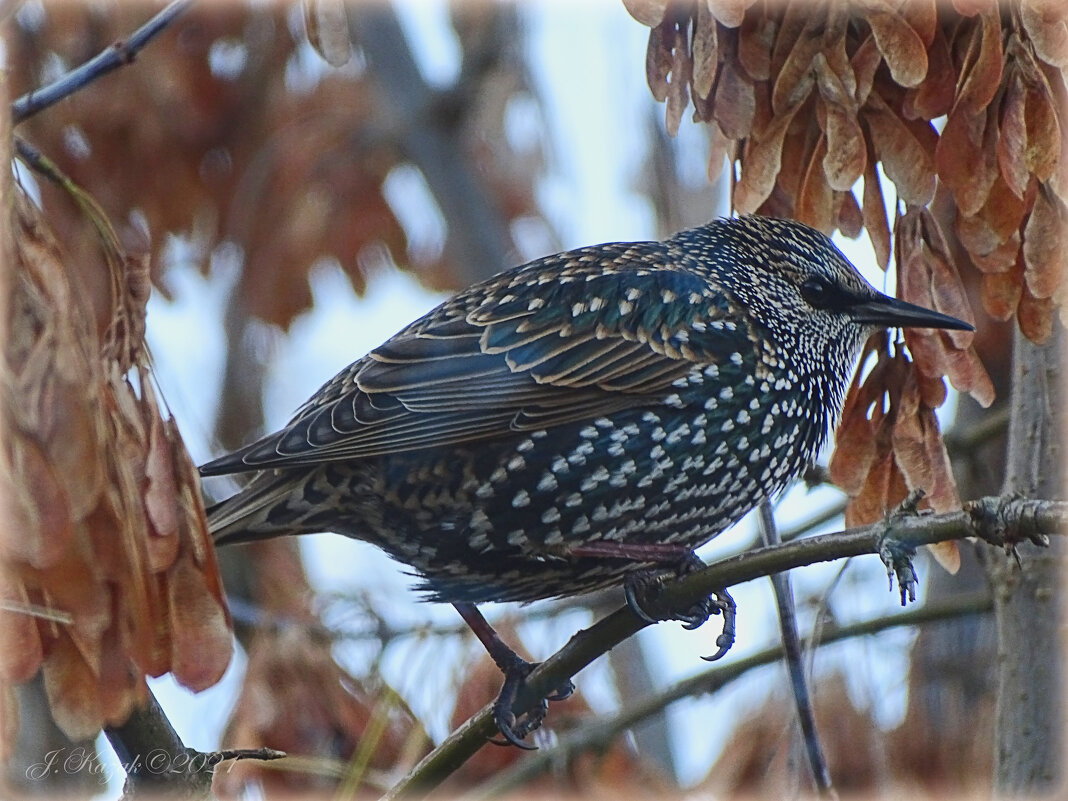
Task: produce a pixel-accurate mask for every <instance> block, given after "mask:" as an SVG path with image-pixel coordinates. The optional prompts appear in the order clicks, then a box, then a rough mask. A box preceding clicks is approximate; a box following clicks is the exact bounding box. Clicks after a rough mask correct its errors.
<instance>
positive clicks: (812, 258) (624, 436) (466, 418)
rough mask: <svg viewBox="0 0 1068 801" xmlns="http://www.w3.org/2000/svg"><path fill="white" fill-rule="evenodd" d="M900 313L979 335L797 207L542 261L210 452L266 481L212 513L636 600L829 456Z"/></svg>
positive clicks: (464, 608)
mask: <svg viewBox="0 0 1068 801" xmlns="http://www.w3.org/2000/svg"><path fill="white" fill-rule="evenodd" d="M890 326H895V327H900V326H920V327H930V328H954V329H969V328H970V326H969V325H968V324H967V323H965V322H962V321H960V320H957V319H955V318H952V317H948V316H946V315H943V314H940V313H937V312H934V311H930V310H928V309H924V308H921V307H918V306H914V305H912V304H908V303H905V302H903V301H900V300H896V299H893V298H891V297H888V296H886V295H884V294H882V293H880V292H878V291H876V290H875V289H874V288H872V287H871V286H870V285H869V284H868V283H867V282H866V281H865V280H864V279H863V278H862V277H861V276H860V274H859V273H858V272H857V271H856V269H854V267H853V266H852V265H851V264H850V263H849V261H848V260H847V259H846V258H845V256H843V254H842V253H841V252H840V251H839V250H838V249H837V248H836V247H835V246H834V245H833V244H832V243H831V241H830V240H829V239H828V238H827V237H826V236H824V235H823V234H821V233H819V232H818V231H815V230H813V229H812V228H809V227H807V226H805V225H802V224H800V223H797V222H792V221H787V220H778V219H771V218H763V217H740V218H736V219H724V220H716V221H713V222H711V223H709V224H707V225H703V226H700V227H698V228H692V229H689V230H685V231H682V232H680V233H678V234H676V235H674V236H672V237H670V238H668V239H666V240H665V241H663V242H630V243H610V244H602V245H596V246H593V247H586V248H580V249H578V250H572V251H568V252H565V253H559V254H556V255H553V256H548V257H546V258H542V259H537V260H535V261H532V262H530V263H528V264H525V265H523V266H520V267H517V268H515V269H512V270H508V271H506V272H503V273H501V274H499V275H497V276H495V277H493V278H491V279H489V280H487V281H484V282H482V283H479V284H476V285H474V286H472V287H471V288H469V289H467V290H465V291H463V292H461V293H460V294H458V295H456V296H455V297H453V298H451V299H450V300H448V301H446V302H444V303H443V304H441V305H440V306H438V307H437V308H436V309H434V310H433V311H431V312H429V313H428V314H426V315H425V316H424V317H422V318H420V319H418V320H416V321H415V322H413V323H412V324H411V325H409V326H407V327H405V328H404V329H402V330H401V331H400V332H399V333H397V334H396V335H395V336H393V337H392V338H391V339H389V340H387V341H386V342H385V343H384V344H382V345H381V346H380V347H378V348H376V349H375V350H373V351H371V352H370V353H369V354H367V355H366V356H364V357H363V358H362V359H359V360H358V361H356V362H354V363H353V364H351V365H350V366H348V367H347V368H345V369H344V370H342V371H341V372H340V373H339V374H338V375H337V376H335V377H334V378H333V379H331V380H330V381H328V382H327V383H326V384H325V385H324V386H323V387H322V388H321V389H320V390H319V391H318V392H317V393H315V395H313V396H312V398H311V399H310V400H309V401H308V402H307V403H305V404H304V405H303V406H302V407H301V408H300V409H298V410H297V412H296V414H295V416H294V417H293V419H292V420H291V421H290V422H289V424H288V425H286V426H285V428H283V429H282V430H281V431H278V432H277V433H274V434H271V435H269V436H267V437H264V438H263V439H260V440H259V441H257V442H254V443H253V444H251V445H249V446H247V447H245V448H242V449H241V450H239V451H237V452H235V453H232V454H230V455H228V456H224V457H222V458H221V459H217V460H215V461H213V462H210V463H208V464H206V465H204V466H203V467H202V468H201V473H202V474H203V475H205V476H210V475H216V474H221V473H239V472H254V473H255V475H254V476H253V477H252V479H251V481H250V482H249V483H248V485H247V486H246V487H245V488H244V489H243V490H241V491H240V492H239V493H238V494H237V495H235V496H234V497H232V498H230V499H229V500H227V501H224V502H223V503H221V504H219V505H217V506H215V507H214V508H212V509H211V510H210V523H211V529H212V531H213V533H214V535H215V538H216V542H217V543H220V544H221V543H226V542H240V541H247V540H256V539H261V538H266V537H274V536H278V535H284V534H302V533H309V532H321V531H332V532H337V533H339V534H344V535H346V536H349V537H354V538H356V539H359V540H363V541H366V542H370V543H372V544H374V545H377V546H378V547H380V548H382V549H383V550H385V551H386V552H387V553H388V554H389V555H390V556H392V557H393V558H394V559H396V560H398V561H399V562H402V563H403V564H405V565H407V566H409V567H410V568H411V569H412V570H413V571H414V572H415V573H416V574H417V575H418V576H419V577H420V585H419V587H420V589H422V590H423V591H424V592H425V594H426V596H427V597H428V598H429V599H430V600H435V601H447V602H451V603H454V604H456V605H457V608H458V609H460V611H461V614H464V616H465V619H467V620H468V621H469V622H472V620H473V616H476V615H477V612H475V611H474V606H473V605H474V604H478V603H483V602H487V601H534V600H537V599H541V598H550V597H557V596H572V595H576V594H579V593H586V592H589V591H592V590H597V589H600V588H603V587H608V586H611V585H620V584H623V585H625V586H627V588H628V601H631V600H633V596H632V595H631V594H630V592H629V591H630V590H632V589H633V587H634V586H635V585H634V583H633V582H632V579H633V578H634V577H643V576H646V575H647V574H648V573H649V572H650V571H654V572H655V571H660V572H667V573H671V572H672V571H674V572H683V571H685V570H687V569H691V568H692V567H693V565H694V564H695V557H693V550H694V549H695V548H698V547H699V546H701V545H703V544H704V543H706V542H708V541H709V540H710V539H712V538H713V537H715V536H716V535H717V534H719V533H720V532H722V531H723V530H724V529H726V528H728V527H729V526H731V525H733V524H734V523H735V522H737V521H738V520H739V519H740V518H741V517H742V516H743V515H745V514H746V513H747V512H748V511H749V510H750V509H752V508H753V507H754V506H756V505H757V504H758V503H760V502H761V501H762V500H764V499H765V498H769V497H771V496H773V495H775V494H776V493H777V492H779V491H780V490H782V489H783V488H784V487H785V486H786V485H787V484H788V483H789V482H791V481H792V480H793V479H795V478H796V477H797V476H798V475H799V474H800V473H801V472H802V471H803V470H804V469H805V467H806V466H807V465H808V464H809V463H811V462H812V461H813V460H814V459H815V457H816V455H817V454H818V452H819V450H820V448H821V446H822V445H823V443H824V441H825V440H826V439H827V435H828V432H829V431H830V430H831V429H832V428H833V426H834V424H835V422H836V420H837V418H838V415H839V414H840V412H841V408H842V402H843V399H844V395H845V392H846V388H847V387H848V385H849V381H850V378H851V377H852V373H853V370H854V366H855V363H856V360H857V357H858V355H859V352H860V349H861V346H862V345H863V343H864V341H865V340H866V339H867V338H868V336H869V335H871V334H872V333H873V332H875V331H876V330H878V329H881V328H886V327H890ZM708 611H716V609H715V608H714V606H713V608H711V609H706V613H705V616H707V612H708ZM680 617H681V618H682V619H684V620H689V621H690V622H691V623H694V624H696V623H699V622H700V619H696V620H695V619H693V617H692V616H691V617H687V616H686V615H685V614H683V615H680ZM478 619H479V620H481V618H480V617H478ZM702 619H703V618H702ZM483 622H484V621H483ZM473 625H474V624H473ZM476 632H478V629H477V628H476ZM484 634H485V632H484V631H483V632H481V633H480V637H482V639H483V641H484V642H486V637H485V636H483V635H484ZM487 647H490V644H489V643H487ZM492 650H493V649H492V647H491V653H492ZM500 656H501V653H500V652H498V653H497V654H495V655H494V658H495V659H498V664H501V659H500V658H498V657H500ZM516 658H517V659H518V657H516ZM505 661H507V659H505ZM524 664H525V663H524ZM502 669H503V670H505V673H506V676H507V675H508V672H509V667H508V666H507V665H502ZM513 672H514V671H513ZM519 672H520V673H523V672H524V671H523V670H520V671H519ZM521 678H522V676H519V677H518V680H521ZM514 683H515V682H513V684H514ZM506 684H507V681H506ZM509 706H510V704H509ZM502 716H503V718H504V719H503V720H501V719H500V718H501V717H502ZM498 717H499V719H498V724H499V725H500V726H501V728H502V731H504V733H505V736H506V737H508V739H510V740H512V741H515V738H514V737H513V736H509V735H512V734H514V732H512V731H509V730H508V729H509V727H511V726H512V725H513V720H512V719H511V718H510V717H509V714H508V710H503V712H501V713H500V715H499V716H498ZM534 725H536V723H535V724H534ZM524 733H525V732H524Z"/></svg>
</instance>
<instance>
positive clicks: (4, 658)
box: [0, 561, 44, 685]
mask: <svg viewBox="0 0 1068 801" xmlns="http://www.w3.org/2000/svg"><path fill="white" fill-rule="evenodd" d="M37 626H38V624H37V618H36V617H34V616H33V615H32V614H31V613H30V595H29V593H28V592H27V591H26V586H25V584H24V583H23V581H22V580H21V579H20V578H19V577H17V576H16V575H14V573H13V571H12V570H11V569H10V567H9V566H8V564H7V563H5V562H3V561H0V642H2V643H3V644H4V647H3V648H0V685H2V684H5V683H12V684H19V683H21V682H24V681H29V680H30V679H32V678H33V676H34V674H36V673H37V669H38V668H39V667H40V666H41V661H42V660H43V659H44V649H43V646H42V644H41V635H40V632H39V631H38V627H37Z"/></svg>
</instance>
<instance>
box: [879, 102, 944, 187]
mask: <svg viewBox="0 0 1068 801" xmlns="http://www.w3.org/2000/svg"><path fill="white" fill-rule="evenodd" d="M863 115H864V121H865V122H866V123H867V126H868V131H869V133H870V135H871V141H872V144H873V146H874V149H875V153H876V155H877V156H878V157H879V159H880V160H881V161H882V163H883V170H884V171H885V172H886V175H887V177H888V178H890V180H891V181H893V182H894V184H895V186H896V187H897V192H898V195H900V197H901V199H902V200H904V201H905V202H906V203H909V204H912V205H917V206H924V205H926V204H927V203H930V202H931V199H932V198H933V197H934V190H935V175H934V161H933V159H932V158H931V154H930V153H928V151H927V149H926V148H925V147H924V145H923V142H922V141H920V140H919V139H918V138H917V137H916V135H915V133H914V132H913V130H912V129H910V128H909V126H908V125H906V124H905V121H904V120H902V119H901V117H899V116H898V115H897V113H896V112H895V111H893V110H892V109H891V108H890V107H889V106H887V105H886V103H885V102H884V101H883V100H882V98H880V97H879V95H878V94H876V93H872V94H871V95H869V96H868V103H867V105H866V106H865V107H864V110H863Z"/></svg>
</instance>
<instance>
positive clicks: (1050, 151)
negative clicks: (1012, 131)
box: [1024, 81, 1062, 181]
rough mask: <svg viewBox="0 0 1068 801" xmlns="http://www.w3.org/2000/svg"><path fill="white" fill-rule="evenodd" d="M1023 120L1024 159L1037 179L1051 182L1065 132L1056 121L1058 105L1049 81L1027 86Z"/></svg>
mask: <svg viewBox="0 0 1068 801" xmlns="http://www.w3.org/2000/svg"><path fill="white" fill-rule="evenodd" d="M1024 120H1025V124H1026V127H1027V149H1026V150H1025V151H1024V161H1025V162H1026V164H1027V168H1028V169H1029V170H1030V171H1031V172H1032V173H1033V174H1034V175H1035V177H1037V178H1038V180H1040V181H1048V180H1049V179H1050V178H1051V177H1052V176H1053V171H1054V169H1056V167H1057V160H1058V158H1059V157H1060V155H1061V136H1062V134H1061V127H1060V123H1059V122H1058V120H1057V107H1056V105H1055V104H1054V102H1053V97H1052V95H1051V92H1050V88H1049V84H1048V83H1046V82H1045V81H1043V83H1042V84H1040V85H1039V86H1037V87H1033V88H1029V89H1028V92H1027V100H1026V105H1025V106H1024Z"/></svg>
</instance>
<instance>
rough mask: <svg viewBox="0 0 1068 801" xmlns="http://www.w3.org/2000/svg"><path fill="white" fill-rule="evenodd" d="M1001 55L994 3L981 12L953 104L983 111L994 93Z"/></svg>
mask: <svg viewBox="0 0 1068 801" xmlns="http://www.w3.org/2000/svg"><path fill="white" fill-rule="evenodd" d="M1003 66H1004V58H1003V55H1002V46H1001V19H1000V16H999V14H998V8H997V6H996V5H994V6H991V7H989V8H986V9H984V10H983V12H982V17H981V24H980V25H979V26H977V27H976V28H975V31H974V34H973V35H972V39H971V41H970V42H969V46H968V51H967V53H966V54H965V56H964V62H963V64H961V68H960V80H959V82H958V86H959V87H960V88H959V89H958V90H957V103H956V107H961V106H963V107H964V108H966V109H968V111H970V112H972V113H973V114H974V113H979V112H982V111H984V110H985V109H986V107H987V106H988V105H990V102H991V101H992V100H993V99H994V95H995V94H997V91H998V86H999V85H1000V84H1001V71H1002V68H1003Z"/></svg>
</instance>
